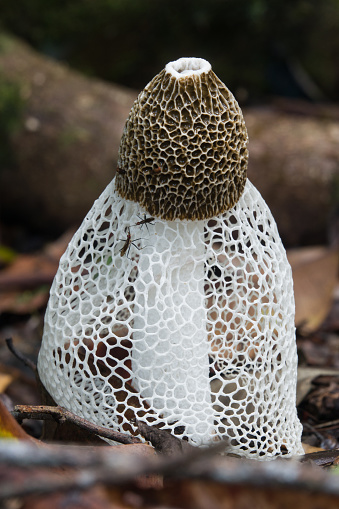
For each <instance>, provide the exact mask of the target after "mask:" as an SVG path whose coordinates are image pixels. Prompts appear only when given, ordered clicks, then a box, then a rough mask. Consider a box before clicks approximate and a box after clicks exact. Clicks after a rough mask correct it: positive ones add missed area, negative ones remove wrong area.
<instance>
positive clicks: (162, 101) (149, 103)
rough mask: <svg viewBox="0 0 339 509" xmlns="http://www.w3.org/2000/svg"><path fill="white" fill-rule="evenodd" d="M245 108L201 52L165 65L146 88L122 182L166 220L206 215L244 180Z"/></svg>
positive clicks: (124, 191)
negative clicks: (243, 112)
mask: <svg viewBox="0 0 339 509" xmlns="http://www.w3.org/2000/svg"><path fill="white" fill-rule="evenodd" d="M247 142H248V137H247V131H246V127H245V123H244V119H243V116H242V112H241V109H240V107H239V105H238V103H237V101H236V100H235V98H234V97H233V95H232V93H231V92H230V91H229V90H228V88H227V87H226V86H225V85H224V84H223V83H222V82H221V81H220V80H219V78H218V77H217V76H216V75H215V74H214V72H213V71H212V70H211V66H210V64H209V63H208V62H207V61H206V60H203V59H198V58H181V59H179V60H177V61H175V62H170V63H169V64H167V66H166V68H165V69H164V70H163V71H161V72H160V73H159V74H158V75H157V76H155V77H154V78H153V80H152V81H151V82H150V83H149V84H148V85H147V86H146V88H145V89H144V90H143V91H142V92H141V93H140V95H139V97H138V98H137V100H136V101H135V103H134V105H133V107H132V109H131V112H130V114H129V117H128V119H127V121H126V125H125V128H124V132H123V136H122V139H121V144H120V149H119V160H118V170H117V176H116V189H117V191H118V192H119V193H120V195H121V196H123V197H124V198H127V199H129V200H132V201H136V202H139V203H140V205H141V206H143V207H144V208H145V209H146V210H147V211H148V213H149V214H150V215H152V216H158V217H161V218H162V219H166V220H173V219H188V220H196V219H199V220H200V219H206V218H210V217H213V216H216V215H218V214H220V213H222V212H224V211H226V210H228V209H230V208H231V207H233V206H234V205H235V204H236V203H237V201H238V200H239V198H240V196H241V194H242V192H243V190H244V186H245V183H246V174H247V159H248V151H247Z"/></svg>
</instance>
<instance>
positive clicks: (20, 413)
mask: <svg viewBox="0 0 339 509" xmlns="http://www.w3.org/2000/svg"><path fill="white" fill-rule="evenodd" d="M12 415H13V416H14V417H15V419H16V420H17V421H21V420H22V419H42V420H47V419H54V420H55V421H57V422H59V423H60V422H71V423H72V424H75V425H76V426H78V427H79V428H82V429H85V430H86V431H88V432H89V433H92V434H93V435H99V436H100V437H103V438H108V439H110V440H114V441H115V442H119V443H120V444H139V443H141V440H140V439H139V438H137V437H133V436H130V435H127V434H125V433H120V432H118V431H114V430H113V429H110V428H104V427H103V426H97V425H96V424H93V423H91V422H89V421H87V420H86V419H84V418H83V417H79V416H78V415H75V414H74V413H73V412H70V411H69V410H66V408H63V407H61V406H55V407H54V406H44V405H37V406H31V405H16V406H15V408H14V411H13V412H12Z"/></svg>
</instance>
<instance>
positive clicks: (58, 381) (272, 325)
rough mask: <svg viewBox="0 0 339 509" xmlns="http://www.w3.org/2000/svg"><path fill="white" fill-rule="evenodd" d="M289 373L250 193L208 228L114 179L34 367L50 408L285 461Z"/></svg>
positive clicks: (271, 225) (286, 293)
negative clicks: (147, 205) (156, 214)
mask: <svg viewBox="0 0 339 509" xmlns="http://www.w3.org/2000/svg"><path fill="white" fill-rule="evenodd" d="M145 219H146V220H147V221H146V222H145ZM137 223H141V224H139V225H138V224H137ZM129 235H130V237H129ZM296 368H297V357H296V345H295V331H294V299H293V289H292V277H291V269H290V266H289V264H288V262H287V259H286V253H285V250H284V248H283V246H282V243H281V240H280V238H279V235H278V232H277V229H276V225H275V222H274V219H273V217H272V215H271V213H270V211H269V209H268V207H267V206H266V204H265V202H264V200H263V199H262V197H261V196H260V194H259V193H258V191H257V190H256V189H255V188H254V187H253V185H252V184H251V183H250V182H249V181H247V184H246V187H245V190H244V192H243V194H242V196H241V198H240V200H239V201H238V203H237V204H236V205H235V207H234V208H233V209H231V210H229V211H227V212H225V213H223V214H220V215H218V216H216V217H214V218H213V219H210V220H202V221H178V220H177V221H173V222H171V221H164V220H162V219H158V218H153V219H152V220H151V218H150V217H149V216H148V215H147V212H146V211H145V209H144V208H141V207H140V205H139V204H138V203H135V202H132V201H126V200H124V199H123V198H121V196H120V194H119V193H117V192H116V191H115V182H114V181H112V182H111V184H109V186H108V187H107V189H106V190H105V191H104V192H103V194H102V195H101V196H100V197H99V199H98V200H97V201H96V202H95V203H94V205H93V207H92V209H91V211H90V212H89V214H88V215H87V217H86V218H85V220H84V222H83V224H82V225H81V227H80V228H79V230H78V231H77V232H76V234H75V235H74V237H73V239H72V241H71V242H70V244H69V246H68V249H67V251H66V252H65V254H64V255H63V257H62V258H61V261H60V266H59V269H58V272H57V274H56V277H55V280H54V283H53V286H52V288H51V294H50V300H49V303H48V307H47V311H46V317H45V328H44V335H43V341H42V346H41V351H40V354H39V359H38V370H39V374H40V377H41V380H42V382H43V384H44V385H45V387H46V388H47V390H48V392H49V393H50V394H51V395H52V397H53V398H54V400H55V401H56V403H58V404H59V405H62V406H63V407H65V408H67V409H69V410H71V411H73V412H75V413H76V414H78V415H80V416H83V417H84V418H86V419H88V420H90V421H92V422H93V423H96V424H98V425H101V426H106V427H108V428H113V429H115V430H117V431H123V432H128V433H132V434H134V435H137V434H138V431H137V429H136V426H135V424H134V421H133V418H137V419H138V420H139V421H142V422H146V423H148V424H150V425H156V426H159V427H161V428H163V429H167V430H169V431H170V432H171V433H173V434H175V435H176V436H178V437H180V438H183V439H187V440H189V442H190V443H192V444H195V445H203V444H208V443H211V442H213V441H217V440H221V439H226V440H227V445H228V446H230V447H231V449H232V450H233V452H235V453H237V454H240V455H243V456H247V457H252V458H258V459H268V458H272V457H276V456H279V455H283V454H286V455H287V456H291V455H293V454H302V453H303V451H302V448H301V442H300V437H301V425H300V423H299V421H298V417H297V414H296V407H295V397H296Z"/></svg>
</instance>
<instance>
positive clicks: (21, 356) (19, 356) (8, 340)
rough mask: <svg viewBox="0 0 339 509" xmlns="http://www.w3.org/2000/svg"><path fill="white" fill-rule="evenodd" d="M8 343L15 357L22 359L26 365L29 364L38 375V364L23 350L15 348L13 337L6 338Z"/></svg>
mask: <svg viewBox="0 0 339 509" xmlns="http://www.w3.org/2000/svg"><path fill="white" fill-rule="evenodd" d="M5 341H6V344H7V348H8V350H9V351H10V352H12V354H13V355H14V357H16V358H17V359H19V361H21V362H22V363H23V364H24V365H25V366H27V367H28V368H30V369H31V370H32V371H33V373H34V374H35V375H37V367H36V364H35V363H34V362H33V361H31V360H30V359H28V358H27V357H25V356H24V355H23V354H22V353H21V352H19V351H18V350H17V349H16V348H14V345H13V339H12V338H7V339H6V340H5Z"/></svg>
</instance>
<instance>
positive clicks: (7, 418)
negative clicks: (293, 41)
mask: <svg viewBox="0 0 339 509" xmlns="http://www.w3.org/2000/svg"><path fill="white" fill-rule="evenodd" d="M1 438H11V439H13V438H16V439H20V440H29V441H30V442H33V443H39V441H38V440H35V439H34V438H33V437H31V436H30V435H28V434H27V433H26V432H25V431H24V430H23V429H22V427H21V426H20V425H19V424H18V423H17V422H16V420H15V419H14V417H13V416H12V415H11V414H10V412H9V411H8V410H7V408H6V407H5V405H4V403H3V402H2V401H1V400H0V439H1Z"/></svg>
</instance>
